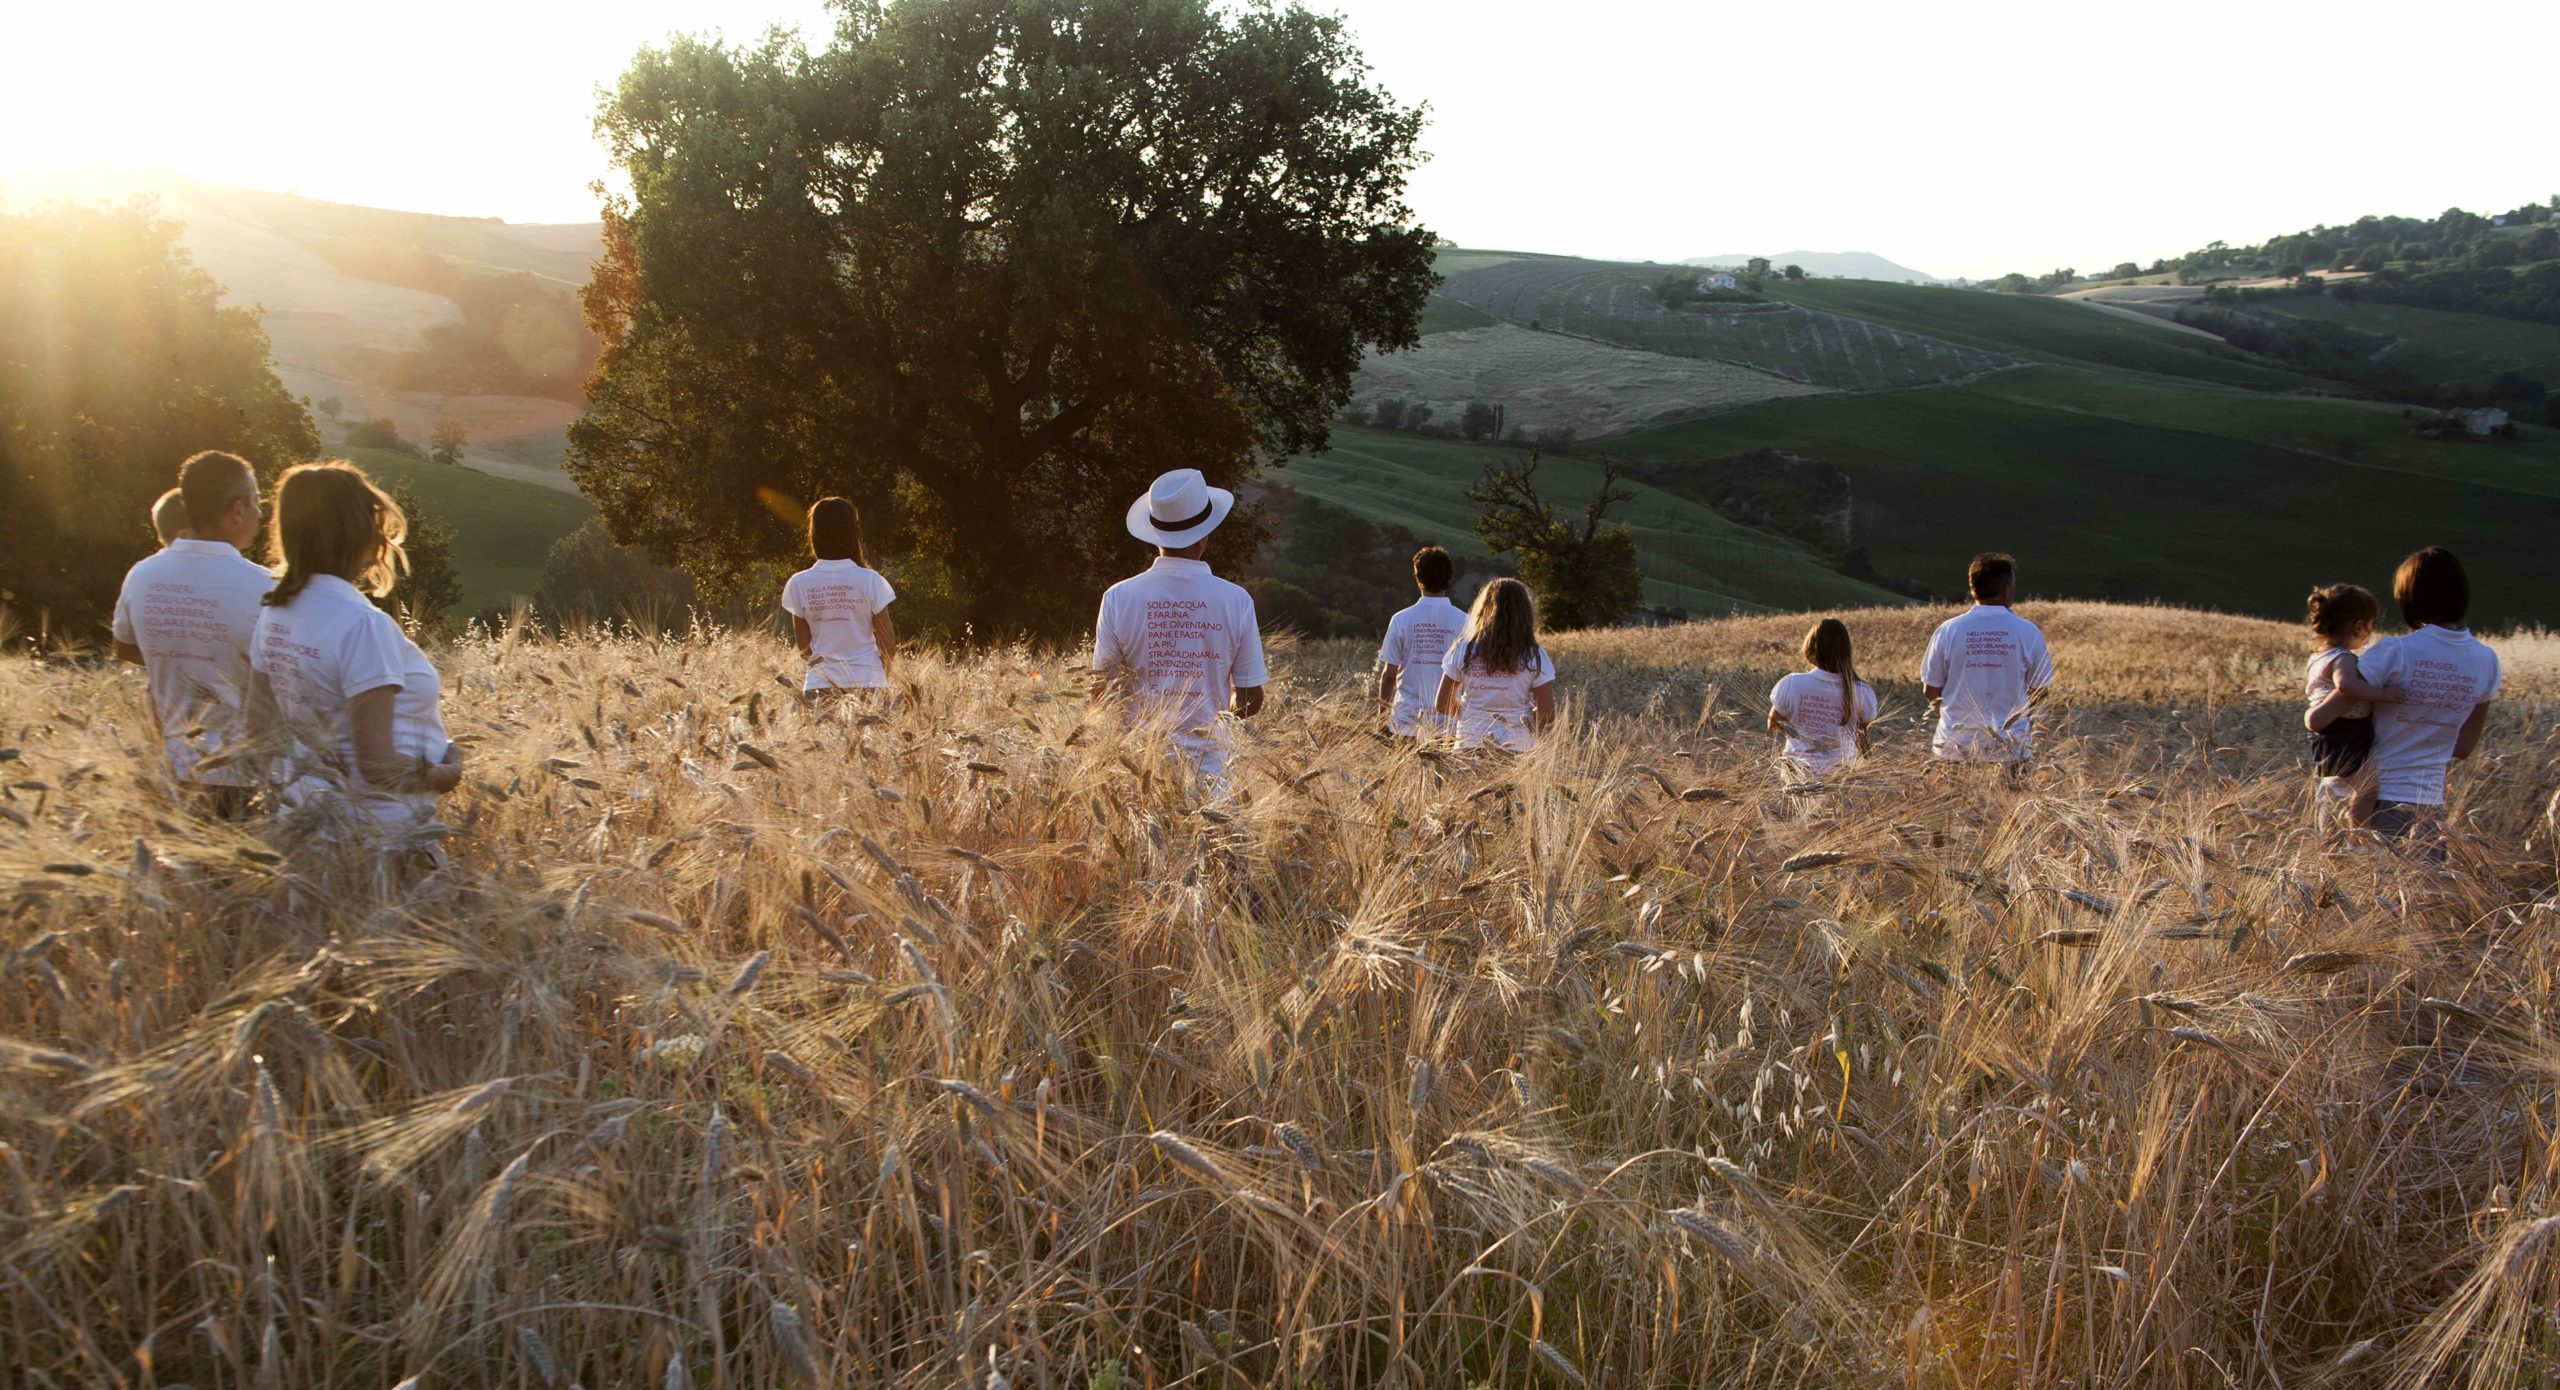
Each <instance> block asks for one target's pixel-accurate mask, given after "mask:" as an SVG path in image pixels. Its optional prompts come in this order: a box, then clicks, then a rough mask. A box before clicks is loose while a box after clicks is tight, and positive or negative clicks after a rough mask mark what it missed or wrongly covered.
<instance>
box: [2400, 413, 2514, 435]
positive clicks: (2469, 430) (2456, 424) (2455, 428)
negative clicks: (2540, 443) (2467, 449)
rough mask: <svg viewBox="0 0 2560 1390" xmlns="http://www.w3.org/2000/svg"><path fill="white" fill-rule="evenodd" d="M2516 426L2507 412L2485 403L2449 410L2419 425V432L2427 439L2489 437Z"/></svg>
mask: <svg viewBox="0 0 2560 1390" xmlns="http://www.w3.org/2000/svg"><path fill="white" fill-rule="evenodd" d="M2514 428H2515V427H2514V426H2513V425H2512V424H2510V423H2508V419H2507V412H2505V411H2503V410H2500V409H2499V408H2497V407H2496V406H2494V405H2483V406H2470V407H2464V408H2459V409H2454V410H2448V411H2446V412H2445V413H2443V414H2442V415H2439V416H2437V417H2436V418H2434V419H2432V420H2429V421H2427V422H2426V423H2425V424H2423V425H2420V426H2418V433H2419V435H2420V436H2422V437H2424V438H2427V439H2489V438H2492V437H2494V436H2497V435H2502V434H2506V433H2508V432H2509V431H2511V430H2513V429H2514Z"/></svg>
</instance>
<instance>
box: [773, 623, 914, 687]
mask: <svg viewBox="0 0 2560 1390" xmlns="http://www.w3.org/2000/svg"><path fill="white" fill-rule="evenodd" d="M793 621H795V622H797V621H798V620H797V619H794V620H793ZM871 640H872V641H873V642H874V643H876V644H878V646H879V648H880V674H882V675H884V676H895V675H897V674H898V626H897V624H895V623H893V622H891V621H889V610H888V609H885V608H883V609H881V610H880V611H879V612H877V613H874V614H872V615H871ZM800 649H801V650H802V651H804V652H805V651H807V650H808V645H807V643H806V642H805V641H804V642H803V643H802V645H801V648H800Z"/></svg>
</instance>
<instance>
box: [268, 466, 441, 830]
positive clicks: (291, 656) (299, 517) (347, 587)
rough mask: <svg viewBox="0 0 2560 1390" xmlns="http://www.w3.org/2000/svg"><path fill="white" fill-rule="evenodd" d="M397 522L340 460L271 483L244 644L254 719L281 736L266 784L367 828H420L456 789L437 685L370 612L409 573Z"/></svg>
mask: <svg viewBox="0 0 2560 1390" xmlns="http://www.w3.org/2000/svg"><path fill="white" fill-rule="evenodd" d="M408 531H409V519H408V517H407V516H405V515H403V514H402V513H401V510H400V506H399V504H398V503H396V502H394V501H392V500H391V499H390V498H389V497H387V496H385V495H384V494H383V492H382V490H381V489H380V488H377V487H375V486H374V485H373V480H372V479H370V478H368V477H366V476H365V474H364V470H363V469H360V468H358V467H356V466H355V465H354V464H352V463H347V462H345V461H343V460H333V461H331V462H327V463H305V464H297V465H296V466H294V467H292V468H289V469H286V470H285V474H284V477H283V478H282V479H281V480H280V481H278V482H277V484H276V498H275V531H274V541H273V559H274V562H275V568H276V575H277V578H276V586H275V588H274V590H273V591H271V592H270V593H268V595H267V596H266V598H265V600H264V606H263V607H262V608H261V609H260V610H259V613H258V625H257V630H256V632H255V633H254V634H252V636H251V638H250V642H249V666H250V669H251V671H253V672H254V673H255V675H254V677H253V690H252V694H251V709H252V711H253V713H252V723H253V725H256V726H260V727H277V726H280V727H281V730H282V731H283V732H284V733H286V734H288V735H290V739H289V743H290V747H289V748H288V749H287V750H285V751H284V752H283V753H282V756H283V758H284V760H285V766H284V767H283V769H282V775H281V776H280V777H279V778H278V779H277V780H278V781H279V782H280V783H281V784H282V786H283V790H284V798H285V801H286V804H287V805H290V806H303V805H308V804H310V803H311V802H312V801H313V800H314V799H315V798H325V797H329V796H336V797H339V798H343V800H344V802H345V804H346V805H347V807H348V808H349V809H351V810H353V811H354V812H356V813H357V814H358V815H359V816H360V817H362V818H364V819H366V820H369V821H370V822H372V823H373V824H374V825H375V826H376V827H378V828H381V829H385V830H402V829H410V828H414V827H417V826H420V825H423V824H424V823H426V822H428V821H430V820H432V819H433V818H434V816H435V806H436V798H437V797H439V796H442V795H444V794H445V793H447V792H449V791H452V790H453V789H454V788H455V787H456V786H458V785H460V784H461V782H462V760H461V755H460V753H459V751H458V750H456V749H455V747H454V745H453V742H452V740H451V739H449V738H447V737H446V736H445V729H444V714H443V711H442V709H441V708H440V705H441V702H442V699H443V695H444V682H443V680H442V678H440V677H439V676H438V675H437V674H436V668H435V664H434V663H433V662H430V661H428V660H427V654H426V653H425V652H423V651H420V650H419V649H418V644H417V643H415V642H413V641H410V640H409V635H408V634H407V633H405V632H402V631H401V630H400V624H399V623H398V622H397V621H395V620H393V618H392V616H391V615H390V614H388V613H385V612H383V611H382V610H381V609H380V608H377V607H375V606H374V604H373V599H374V598H376V597H379V596H381V595H384V594H388V593H390V592H391V586H392V585H393V584H394V583H395V582H396V581H397V580H398V578H399V576H400V574H401V573H402V571H404V570H406V569H407V568H408V556H407V554H406V553H405V552H404V551H402V550H401V548H400V542H401V540H402V538H404V537H405V536H406V535H407V534H408Z"/></svg>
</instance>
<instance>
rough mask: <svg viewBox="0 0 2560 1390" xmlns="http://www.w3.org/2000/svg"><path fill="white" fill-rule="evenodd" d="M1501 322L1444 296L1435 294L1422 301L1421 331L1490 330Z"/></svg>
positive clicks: (1481, 311)
mask: <svg viewBox="0 0 2560 1390" xmlns="http://www.w3.org/2000/svg"><path fill="white" fill-rule="evenodd" d="M1500 322H1502V320H1500V319H1498V318H1495V317H1494V316H1493V315H1491V314H1488V313H1486V312H1485V311H1484V310H1482V309H1479V308H1477V307H1475V306H1474V305H1472V304H1462V303H1460V302H1459V301H1457V300H1454V299H1451V298H1450V297H1449V296H1447V295H1445V294H1435V295H1432V296H1431V297H1430V298H1428V299H1425V300H1423V301H1422V331H1423V332H1424V333H1425V334H1432V333H1456V332H1459V331H1461V330H1463V329H1468V328H1491V327H1492V326H1493V325H1495V324H1497V323H1500Z"/></svg>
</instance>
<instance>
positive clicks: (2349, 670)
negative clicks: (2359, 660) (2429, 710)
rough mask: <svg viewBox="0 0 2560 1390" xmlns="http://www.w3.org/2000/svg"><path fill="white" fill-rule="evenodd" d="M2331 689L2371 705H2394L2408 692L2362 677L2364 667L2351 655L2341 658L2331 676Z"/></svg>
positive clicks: (2404, 697) (2406, 695)
mask: <svg viewBox="0 0 2560 1390" xmlns="http://www.w3.org/2000/svg"><path fill="white" fill-rule="evenodd" d="M2331 681H2332V684H2331V687H2330V688H2331V689H2333V690H2335V691H2337V692H2338V693H2339V694H2341V695H2344V696H2346V697H2347V698H2348V699H2350V700H2362V701H2364V702H2365V703H2367V704H2373V705H2396V704H2398V703H2400V702H2401V701H2402V700H2404V699H2406V698H2408V694H2409V692H2408V691H2406V690H2403V689H2401V688H2400V687H2399V686H2396V685H2375V684H2374V683H2373V682H2371V681H2368V680H2366V679H2365V678H2364V668H2362V667H2360V666H2358V665H2357V664H2356V659H2355V658H2354V657H2352V656H2350V657H2347V658H2345V659H2344V660H2341V661H2340V662H2339V663H2338V665H2337V669H2336V672H2335V674H2334V675H2333V676H2332V677H2331Z"/></svg>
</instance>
